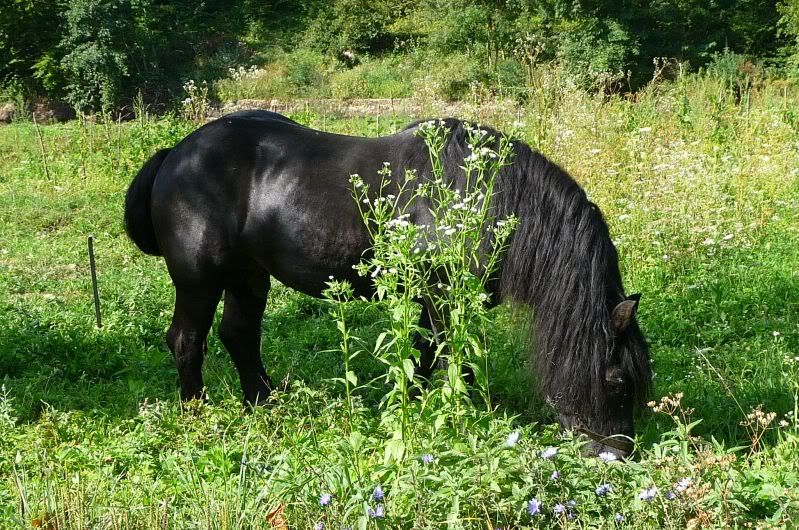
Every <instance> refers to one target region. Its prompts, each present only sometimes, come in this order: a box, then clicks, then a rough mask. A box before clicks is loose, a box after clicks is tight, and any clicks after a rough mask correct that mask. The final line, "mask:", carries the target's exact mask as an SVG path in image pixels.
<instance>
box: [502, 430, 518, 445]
mask: <svg viewBox="0 0 799 530" xmlns="http://www.w3.org/2000/svg"><path fill="white" fill-rule="evenodd" d="M519 434H520V433H519V431H513V432H512V433H510V434H509V435H508V438H507V439H506V440H505V447H514V446H515V445H516V444H517V443H518V442H519Z"/></svg>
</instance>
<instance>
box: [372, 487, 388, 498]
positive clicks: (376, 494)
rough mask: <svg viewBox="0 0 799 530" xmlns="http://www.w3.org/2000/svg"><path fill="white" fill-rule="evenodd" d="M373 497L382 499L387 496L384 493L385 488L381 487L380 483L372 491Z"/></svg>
mask: <svg viewBox="0 0 799 530" xmlns="http://www.w3.org/2000/svg"><path fill="white" fill-rule="evenodd" d="M372 498H373V499H374V500H376V501H382V500H383V499H384V498H385V495H384V494H383V488H381V487H380V486H379V485H378V486H377V487H375V491H374V492H373V493H372Z"/></svg>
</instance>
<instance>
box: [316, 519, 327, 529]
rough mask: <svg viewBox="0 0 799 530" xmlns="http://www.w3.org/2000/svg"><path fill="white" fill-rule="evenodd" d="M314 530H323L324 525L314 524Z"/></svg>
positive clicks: (320, 522) (320, 523)
mask: <svg viewBox="0 0 799 530" xmlns="http://www.w3.org/2000/svg"><path fill="white" fill-rule="evenodd" d="M314 530H325V523H323V522H322V521H319V522H318V523H316V526H314Z"/></svg>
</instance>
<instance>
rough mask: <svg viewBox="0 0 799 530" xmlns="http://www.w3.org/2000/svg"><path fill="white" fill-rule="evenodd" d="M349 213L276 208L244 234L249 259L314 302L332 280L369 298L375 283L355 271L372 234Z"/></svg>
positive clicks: (344, 210)
mask: <svg viewBox="0 0 799 530" xmlns="http://www.w3.org/2000/svg"><path fill="white" fill-rule="evenodd" d="M347 210H348V209H347V208H344V209H341V210H338V211H337V212H332V211H330V210H329V209H328V208H326V207H322V208H309V207H307V206H306V207H303V208H298V207H296V206H294V207H290V206H289V205H285V204H284V205H281V206H280V207H277V208H273V209H271V211H267V212H264V213H265V214H266V215H264V216H262V218H263V219H264V222H262V223H256V225H260V226H251V227H248V230H247V232H246V233H245V234H244V235H245V240H246V241H247V247H248V253H249V254H251V255H252V256H253V258H255V260H256V261H257V262H259V263H260V264H261V265H262V266H263V267H264V268H265V269H266V270H267V271H268V272H269V274H271V275H272V276H273V277H274V278H276V279H277V280H279V281H280V282H281V283H283V284H285V285H287V286H289V287H291V288H293V289H296V290H298V291H301V292H304V293H306V294H309V295H311V296H320V295H321V293H322V291H323V290H324V289H325V288H327V282H329V281H330V277H331V276H332V277H333V278H335V279H338V280H347V281H349V282H350V283H352V284H353V287H354V288H355V289H356V291H357V292H358V293H359V294H367V293H368V291H369V290H370V287H369V284H370V282H368V281H366V280H365V279H364V278H361V277H359V276H358V274H357V272H356V271H355V270H354V268H353V266H354V265H355V264H357V263H358V262H359V261H360V259H361V258H362V256H363V253H364V251H365V250H367V249H368V248H369V239H368V234H367V232H366V230H365V227H364V225H363V221H361V219H360V216H359V215H358V214H357V212H356V213H353V212H348V211H347Z"/></svg>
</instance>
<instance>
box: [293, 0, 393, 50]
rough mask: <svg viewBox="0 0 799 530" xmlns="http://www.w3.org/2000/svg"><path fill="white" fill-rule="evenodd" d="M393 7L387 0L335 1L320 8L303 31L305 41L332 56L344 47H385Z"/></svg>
mask: <svg viewBox="0 0 799 530" xmlns="http://www.w3.org/2000/svg"><path fill="white" fill-rule="evenodd" d="M395 6H396V4H395V3H394V2H391V1H389V0H335V1H334V2H333V3H332V5H325V6H323V7H321V8H320V9H319V11H318V13H317V15H316V17H315V19H314V20H313V22H312V23H311V24H310V26H309V28H308V30H307V31H306V33H305V41H306V42H307V44H308V45H310V46H311V47H313V48H315V49H317V50H321V51H324V52H328V53H331V54H334V55H337V54H340V53H341V52H343V51H344V50H354V51H358V52H366V51H370V50H378V49H381V48H385V47H387V45H388V37H389V33H388V25H389V24H390V23H391V20H392V18H393V15H395V14H396V8H395Z"/></svg>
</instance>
